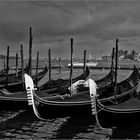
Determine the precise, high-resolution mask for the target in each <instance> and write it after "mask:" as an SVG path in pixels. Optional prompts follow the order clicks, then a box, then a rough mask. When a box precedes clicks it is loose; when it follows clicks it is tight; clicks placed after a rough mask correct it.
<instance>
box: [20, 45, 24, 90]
mask: <svg viewBox="0 0 140 140" xmlns="http://www.w3.org/2000/svg"><path fill="white" fill-rule="evenodd" d="M20 52H21V73H22V87H23V88H24V59H23V45H20Z"/></svg>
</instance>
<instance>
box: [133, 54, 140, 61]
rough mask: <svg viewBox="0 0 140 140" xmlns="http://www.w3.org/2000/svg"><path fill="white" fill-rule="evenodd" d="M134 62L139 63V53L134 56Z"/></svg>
mask: <svg viewBox="0 0 140 140" xmlns="http://www.w3.org/2000/svg"><path fill="white" fill-rule="evenodd" d="M134 60H137V61H140V53H136V54H135V56H134Z"/></svg>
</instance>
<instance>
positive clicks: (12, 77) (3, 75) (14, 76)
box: [0, 67, 28, 85]
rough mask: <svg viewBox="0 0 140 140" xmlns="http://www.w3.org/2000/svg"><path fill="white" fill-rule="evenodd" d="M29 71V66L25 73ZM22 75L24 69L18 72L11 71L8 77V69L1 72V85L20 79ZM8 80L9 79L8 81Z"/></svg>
mask: <svg viewBox="0 0 140 140" xmlns="http://www.w3.org/2000/svg"><path fill="white" fill-rule="evenodd" d="M27 72H28V67H26V68H25V69H24V73H27ZM21 77H22V71H21V70H19V71H18V73H17V74H16V73H9V74H8V79H7V72H6V70H5V71H4V72H3V73H1V74H0V85H3V84H6V82H8V83H14V82H16V81H17V80H19V79H20V78H21ZM7 80H8V81H7Z"/></svg>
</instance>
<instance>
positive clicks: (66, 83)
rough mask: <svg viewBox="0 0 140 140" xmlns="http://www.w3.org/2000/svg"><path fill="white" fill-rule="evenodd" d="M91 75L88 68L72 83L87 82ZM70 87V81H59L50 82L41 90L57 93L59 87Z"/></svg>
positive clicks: (42, 86) (40, 88)
mask: <svg viewBox="0 0 140 140" xmlns="http://www.w3.org/2000/svg"><path fill="white" fill-rule="evenodd" d="M89 74H90V71H89V67H88V66H87V67H86V69H85V71H84V73H83V74H81V75H80V76H78V77H75V78H73V79H72V82H73V83H74V82H76V81H78V80H82V79H83V80H85V79H86V78H87V77H88V76H89ZM69 85H70V80H69V79H57V80H50V81H47V82H46V83H44V84H43V85H41V86H40V87H39V90H48V89H52V90H51V91H56V90H57V88H59V87H62V86H63V87H68V86H69Z"/></svg>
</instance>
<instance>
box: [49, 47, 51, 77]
mask: <svg viewBox="0 0 140 140" xmlns="http://www.w3.org/2000/svg"><path fill="white" fill-rule="evenodd" d="M48 57H49V58H48V59H49V80H51V49H49V50H48Z"/></svg>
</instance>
